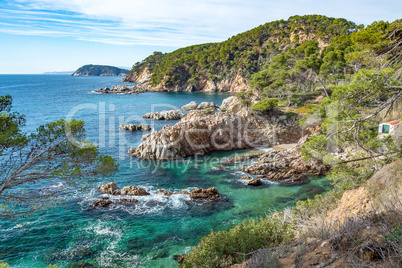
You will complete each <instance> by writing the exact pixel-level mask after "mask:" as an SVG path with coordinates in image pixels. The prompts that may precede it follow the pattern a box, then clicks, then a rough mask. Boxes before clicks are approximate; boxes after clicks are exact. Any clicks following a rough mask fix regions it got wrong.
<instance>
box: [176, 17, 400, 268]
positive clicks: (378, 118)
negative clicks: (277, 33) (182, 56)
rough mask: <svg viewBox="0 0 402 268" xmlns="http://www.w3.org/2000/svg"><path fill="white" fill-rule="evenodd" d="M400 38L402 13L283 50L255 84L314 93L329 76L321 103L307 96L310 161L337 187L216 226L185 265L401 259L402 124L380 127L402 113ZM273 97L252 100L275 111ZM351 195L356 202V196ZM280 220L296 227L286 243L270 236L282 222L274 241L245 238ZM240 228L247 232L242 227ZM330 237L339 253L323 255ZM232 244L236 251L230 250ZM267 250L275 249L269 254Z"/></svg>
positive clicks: (273, 90)
mask: <svg viewBox="0 0 402 268" xmlns="http://www.w3.org/2000/svg"><path fill="white" fill-rule="evenodd" d="M401 44H402V21H400V20H399V21H395V22H392V23H388V22H375V23H373V24H372V25H369V26H368V27H366V28H361V27H358V28H355V30H354V31H350V32H349V33H348V35H344V36H340V37H337V38H335V39H334V40H333V42H332V44H331V45H329V46H327V47H326V48H324V49H323V50H321V51H320V49H319V47H318V43H317V42H316V41H307V42H306V43H304V44H302V45H300V46H297V47H294V48H291V49H289V50H288V51H286V52H281V53H280V54H278V55H277V56H276V57H274V58H273V59H272V61H271V63H270V64H269V65H268V66H267V68H266V69H265V70H262V71H259V72H256V73H255V74H254V75H252V80H251V85H252V86H253V88H255V89H257V92H258V93H257V95H258V97H260V98H261V97H262V98H266V97H274V96H279V97H280V96H283V95H286V94H293V93H292V92H297V93H303V92H306V93H308V92H311V91H315V90H316V89H315V87H316V84H317V83H319V84H320V85H321V89H320V90H319V92H320V94H321V95H322V96H323V99H322V100H321V101H320V103H319V105H313V104H312V103H311V102H310V101H311V99H312V98H310V99H309V97H308V95H307V96H303V97H302V98H301V99H300V104H301V105H303V106H305V107H308V109H305V110H303V112H306V114H305V115H304V116H303V118H301V119H300V125H301V126H302V127H303V128H307V127H309V126H312V125H313V126H316V127H319V128H320V129H321V131H319V132H317V134H315V135H312V136H311V137H309V139H307V140H306V141H305V142H304V143H303V146H302V148H301V149H300V151H301V153H302V155H303V159H304V161H306V162H309V161H312V160H314V161H319V162H321V163H323V164H324V165H326V166H328V167H330V170H329V172H328V173H327V177H328V178H329V179H330V181H331V182H332V185H333V189H332V190H331V191H329V192H328V193H326V194H323V195H317V196H316V197H315V198H314V199H307V200H306V201H299V202H298V203H297V205H296V206H295V207H293V208H289V209H287V210H285V212H283V213H276V214H273V215H269V216H267V218H264V219H260V220H259V221H257V222H254V221H248V222H247V221H246V222H243V223H242V224H241V225H237V226H235V227H233V228H232V229H231V230H229V231H227V232H220V233H216V232H214V231H212V232H211V234H210V235H209V236H207V237H205V238H203V239H202V240H201V242H200V243H199V244H198V246H197V247H195V248H194V249H193V250H192V251H191V252H190V253H189V254H188V257H187V258H186V259H185V260H184V262H183V264H182V266H183V267H230V266H231V265H232V264H234V263H241V262H243V261H245V260H247V259H250V260H249V261H246V262H244V263H243V265H244V266H239V267H254V266H249V265H251V264H252V263H255V262H257V263H260V264H261V263H262V264H263V266H258V267H279V266H280V264H284V263H286V264H288V265H296V264H297V265H299V266H297V267H305V266H308V265H309V264H308V261H309V259H308V258H310V261H311V260H313V261H315V265H317V264H319V266H317V267H324V266H325V265H329V264H331V263H333V264H334V265H335V266H336V265H341V266H342V265H346V266H347V267H349V266H353V267H364V266H367V267H369V266H372V265H374V263H376V265H385V266H386V267H397V266H398V264H400V263H401V261H402V257H401V256H402V255H401V254H402V252H401V247H402V240H401V236H400V233H401V226H400V224H399V222H400V221H401V220H402V212H401V211H402V210H401V209H402V200H401V190H402V189H401V187H400V183H401V181H400V180H401V176H402V173H401V171H402V170H401V168H400V167H401V165H400V164H401V161H400V160H401V159H400V158H401V157H402V139H401V136H402V135H401V131H400V130H401V127H400V126H399V128H398V129H399V130H398V131H397V132H396V133H394V134H393V135H386V136H381V135H378V124H379V123H381V122H384V120H387V119H388V120H390V119H399V120H400V119H402V102H401V95H402V73H401V67H402V45H401ZM244 92H246V91H243V92H242V93H244ZM287 92H289V93H287ZM243 95H244V94H242V95H239V96H238V97H239V98H241V97H242V96H243ZM290 97H291V98H294V95H291V96H290ZM268 102H272V103H274V101H272V99H264V100H262V101H260V102H257V103H256V104H254V105H253V106H251V109H253V107H254V109H253V110H255V109H256V107H258V108H259V109H257V110H266V109H265V108H266V107H268V106H269V107H270V105H268V104H267V103H268ZM277 103H278V102H277V101H275V105H277ZM263 104H266V105H263ZM261 106H262V108H260V107H261ZM267 109H268V108H267ZM397 185H398V186H397ZM352 198H354V199H355V201H354V202H356V203H354V205H350V204H349V203H350V200H351V199H352ZM348 202H349V203H348ZM271 221H275V222H277V223H278V222H282V224H284V223H287V224H288V226H293V227H292V228H293V229H292V228H290V229H287V231H288V232H290V233H291V234H288V236H287V239H284V237H283V236H280V237H282V240H280V241H278V242H285V243H287V244H286V245H283V244H282V245H280V243H273V244H270V242H269V241H273V240H274V239H275V238H278V233H279V232H280V230H283V229H282V226H277V228H278V231H277V232H273V233H269V234H268V236H269V237H265V241H267V244H264V245H260V248H261V249H260V250H258V248H256V247H253V246H250V247H248V244H249V238H242V239H239V237H242V235H243V234H244V233H247V234H249V235H250V236H251V237H253V235H255V237H254V239H256V240H257V241H258V238H259V235H260V233H261V232H260V230H259V228H258V227H257V226H260V225H259V224H263V223H264V222H271ZM240 229H245V230H247V231H246V232H244V233H240V232H238V230H240ZM267 230H270V228H269V227H267ZM266 234H267V233H266ZM217 237H219V239H216V238H217ZM227 241H230V242H227ZM326 244H327V245H330V246H329V248H328V249H327V250H328V251H327V252H326V254H331V255H332V258H328V257H327V258H324V260H323V259H320V258H319V257H317V256H319V255H320V254H321V253H320V251H322V249H323V248H325V245H326ZM232 245H235V246H232ZM319 245H321V246H319ZM295 246H296V247H295ZM300 248H302V249H300ZM223 249H226V250H227V252H224V253H222V252H223ZM356 249H359V250H356ZM264 250H265V252H266V254H261V252H264ZM286 251H288V252H291V253H292V254H293V255H292V254H286V253H285V252H286ZM310 253H311V254H312V255H309V254H310ZM322 254H324V253H322ZM203 256H220V258H219V261H217V262H215V263H213V264H211V265H208V264H207V265H205V266H203V264H201V263H200V262H198V260H200V259H202V258H203ZM304 256H307V257H306V258H304ZM207 259H208V257H207ZM212 259H213V258H212ZM317 261H319V262H318V263H317ZM303 265H305V266H303Z"/></svg>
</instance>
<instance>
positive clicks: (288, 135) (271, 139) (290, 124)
mask: <svg viewBox="0 0 402 268" xmlns="http://www.w3.org/2000/svg"><path fill="white" fill-rule="evenodd" d="M193 107H195V105H193ZM197 107H198V105H197ZM301 133H302V130H301V128H300V126H299V124H298V116H295V115H294V114H293V115H291V114H280V113H278V114H276V113H272V114H268V115H258V114H256V113H253V112H252V111H251V110H249V109H247V108H246V107H244V106H243V105H242V104H241V103H240V102H239V101H238V100H236V99H234V98H233V97H230V98H228V100H226V101H224V102H223V104H222V106H221V108H220V111H219V112H218V113H206V112H205V111H202V110H191V111H190V112H188V113H187V116H186V117H184V118H182V119H181V120H180V121H179V122H178V123H176V124H175V125H174V126H164V127H163V129H162V130H160V131H154V132H153V133H152V135H149V136H146V137H144V138H145V141H144V142H142V143H141V144H140V145H139V146H138V147H137V148H131V149H130V150H129V154H131V155H133V156H137V157H141V158H146V159H164V160H169V159H177V158H184V157H188V156H193V155H202V154H206V153H209V152H212V151H228V150H237V149H247V148H253V147H272V146H274V145H277V144H282V143H294V142H297V141H298V140H299V139H300V138H301Z"/></svg>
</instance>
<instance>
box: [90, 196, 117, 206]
mask: <svg viewBox="0 0 402 268" xmlns="http://www.w3.org/2000/svg"><path fill="white" fill-rule="evenodd" d="M112 203H113V202H112V201H111V200H110V199H109V198H107V197H104V198H102V199H100V200H96V201H94V202H92V203H91V204H89V205H90V206H91V207H101V208H104V207H108V206H110V205H111V204H112Z"/></svg>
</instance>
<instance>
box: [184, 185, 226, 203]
mask: <svg viewBox="0 0 402 268" xmlns="http://www.w3.org/2000/svg"><path fill="white" fill-rule="evenodd" d="M219 197H220V195H219V192H218V190H217V189H216V188H215V187H210V188H208V189H203V188H198V189H195V190H193V191H192V192H191V193H190V198H191V199H197V200H215V199H218V198H219Z"/></svg>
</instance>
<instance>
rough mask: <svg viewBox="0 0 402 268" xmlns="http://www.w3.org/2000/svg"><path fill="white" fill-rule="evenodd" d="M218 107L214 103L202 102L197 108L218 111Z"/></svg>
mask: <svg viewBox="0 0 402 268" xmlns="http://www.w3.org/2000/svg"><path fill="white" fill-rule="evenodd" d="M218 107H219V106H218V105H216V104H215V103H213V102H201V103H200V105H198V106H197V109H198V110H204V109H211V110H216V109H218Z"/></svg>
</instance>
